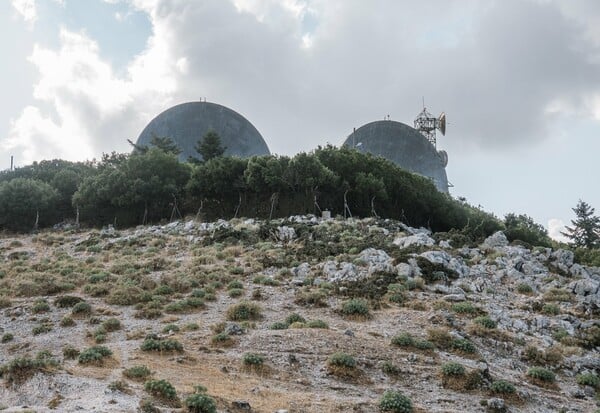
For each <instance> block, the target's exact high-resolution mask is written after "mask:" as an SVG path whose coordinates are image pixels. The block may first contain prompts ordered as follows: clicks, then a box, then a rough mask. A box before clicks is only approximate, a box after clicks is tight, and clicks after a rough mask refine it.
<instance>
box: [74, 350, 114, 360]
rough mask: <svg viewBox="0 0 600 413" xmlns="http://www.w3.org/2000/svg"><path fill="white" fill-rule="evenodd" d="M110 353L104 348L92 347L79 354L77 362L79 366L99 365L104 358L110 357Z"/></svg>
mask: <svg viewBox="0 0 600 413" xmlns="http://www.w3.org/2000/svg"><path fill="white" fill-rule="evenodd" d="M111 355H112V351H111V350H110V349H109V348H107V347H104V346H94V347H90V348H87V349H85V350H83V351H82V352H81V353H80V354H79V358H78V361H79V363H80V364H92V363H93V364H100V363H102V362H103V361H104V359H105V358H106V357H110V356H111Z"/></svg>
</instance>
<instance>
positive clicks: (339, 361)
mask: <svg viewBox="0 0 600 413" xmlns="http://www.w3.org/2000/svg"><path fill="white" fill-rule="evenodd" d="M327 364H329V365H330V366H335V367H343V368H349V369H353V368H355V367H356V359H355V358H354V357H352V356H351V355H350V354H346V353H334V354H332V355H331V356H330V357H329V359H328V360H327Z"/></svg>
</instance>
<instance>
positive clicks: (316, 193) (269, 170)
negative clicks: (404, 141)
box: [0, 132, 600, 265]
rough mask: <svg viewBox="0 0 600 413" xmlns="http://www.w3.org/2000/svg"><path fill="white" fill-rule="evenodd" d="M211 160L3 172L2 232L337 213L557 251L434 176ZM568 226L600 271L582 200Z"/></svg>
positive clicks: (324, 164) (591, 221) (147, 151)
mask: <svg viewBox="0 0 600 413" xmlns="http://www.w3.org/2000/svg"><path fill="white" fill-rule="evenodd" d="M197 150H198V152H199V153H200V154H201V155H203V158H204V159H205V161H198V160H191V159H190V160H189V161H188V162H186V163H181V162H179V161H178V159H177V155H178V154H179V152H180V151H179V150H178V148H177V146H176V145H175V144H174V143H173V142H172V141H171V140H170V139H168V138H158V137H157V138H155V139H154V140H153V141H152V145H151V146H150V147H139V146H135V145H134V151H133V153H132V154H117V153H112V154H105V155H104V156H103V157H102V159H101V160H100V161H98V162H86V163H81V162H75V163H74V162H67V161H63V160H52V161H42V162H39V163H37V162H36V163H33V164H32V165H29V166H26V167H23V168H18V169H16V170H14V171H4V172H1V173H0V228H2V229H8V230H13V231H28V230H31V229H35V228H38V227H47V226H51V225H54V224H56V223H59V222H62V221H66V220H75V221H76V222H77V224H80V223H81V224H85V225H90V226H101V225H107V224H113V225H116V226H119V227H126V226H133V225H138V224H145V223H149V222H160V221H165V220H170V219H174V218H179V217H182V216H184V215H185V214H196V215H198V216H200V217H202V218H203V219H207V220H214V219H218V218H224V219H228V218H232V217H241V216H246V217H256V218H278V217H285V216H290V215H296V214H307V213H314V214H317V215H319V214H320V212H321V211H322V210H329V211H331V213H332V215H337V214H339V215H344V216H358V217H366V216H375V217H381V218H393V219H398V220H400V221H402V222H404V223H406V224H408V225H411V226H414V227H419V226H423V227H427V228H429V229H431V230H433V231H435V232H439V231H450V232H453V236H455V237H456V236H458V237H462V238H464V239H465V240H474V239H478V238H481V237H484V236H487V235H489V234H491V233H492V232H494V231H496V230H498V229H503V230H504V231H505V233H506V236H507V237H508V239H509V240H510V241H517V240H518V241H521V242H524V243H525V244H528V245H530V246H547V247H548V246H551V245H552V241H551V240H550V238H549V237H548V234H547V231H546V230H545V228H544V227H543V226H541V225H540V224H537V223H536V222H535V221H533V219H532V218H530V217H528V216H527V215H516V214H508V215H506V217H505V219H504V221H503V222H502V221H500V220H498V219H497V218H496V217H494V216H493V215H491V214H488V213H486V212H484V211H483V210H481V209H479V208H475V207H472V206H470V205H469V204H467V203H466V201H464V200H461V199H459V200H456V199H453V198H452V197H450V196H449V195H447V194H443V193H440V192H438V191H437V190H436V189H435V187H434V185H433V183H432V182H431V181H430V180H429V179H428V178H425V177H422V176H419V175H416V174H412V173H410V172H407V171H405V170H403V169H401V168H399V167H397V166H396V165H395V164H393V163H392V162H390V161H388V160H386V159H384V158H381V157H375V156H372V155H370V154H365V153H362V152H359V151H356V150H353V149H349V148H345V147H342V148H336V147H333V146H327V147H319V148H317V149H316V150H315V151H313V152H310V153H300V154H298V155H296V156H294V157H287V156H274V155H271V156H259V157H253V158H250V159H241V158H236V157H225V156H223V152H224V150H225V148H223V147H222V146H221V145H220V140H219V137H218V135H217V134H216V133H214V132H211V133H209V134H207V136H206V137H205V139H204V140H201V141H199V142H198V145H197ZM573 211H574V212H575V214H576V216H577V219H576V220H574V221H572V224H573V226H572V227H567V231H568V232H567V233H566V234H565V235H567V236H568V237H569V238H570V239H571V240H572V241H573V242H572V244H573V246H574V247H576V250H575V251H576V256H577V258H578V259H579V260H580V261H581V262H586V263H589V264H596V265H600V253H598V250H599V249H598V247H599V246H600V241H599V240H600V219H599V218H598V217H596V216H595V215H594V209H593V208H591V207H590V206H589V205H588V204H586V203H584V202H583V201H580V203H579V204H578V205H577V207H576V208H574V209H573Z"/></svg>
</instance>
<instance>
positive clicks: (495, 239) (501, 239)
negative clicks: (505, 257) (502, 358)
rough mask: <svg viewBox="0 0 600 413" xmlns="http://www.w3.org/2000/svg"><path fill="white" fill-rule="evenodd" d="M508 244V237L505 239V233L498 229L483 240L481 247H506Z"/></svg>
mask: <svg viewBox="0 0 600 413" xmlns="http://www.w3.org/2000/svg"><path fill="white" fill-rule="evenodd" d="M507 245H508V239H506V235H504V232H502V231H498V232H496V233H494V234H492V235H490V236H489V237H487V238H486V239H485V241H483V244H482V247H483V248H487V249H494V248H501V247H506V246H507Z"/></svg>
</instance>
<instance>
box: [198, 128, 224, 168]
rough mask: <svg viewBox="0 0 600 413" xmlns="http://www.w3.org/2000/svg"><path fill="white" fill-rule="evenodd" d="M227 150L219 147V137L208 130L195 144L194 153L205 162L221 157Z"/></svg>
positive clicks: (221, 146)
mask: <svg viewBox="0 0 600 413" xmlns="http://www.w3.org/2000/svg"><path fill="white" fill-rule="evenodd" d="M226 149H227V148H226V147H224V146H223V145H221V137H220V136H219V134H218V133H217V132H215V131H214V130H209V131H208V132H206V134H205V135H204V136H203V137H202V139H201V140H199V141H198V143H197V144H196V151H197V152H198V153H199V154H200V155H202V159H203V160H204V161H205V162H206V161H209V160H211V159H213V158H218V157H220V156H223V154H224V153H225V150H226Z"/></svg>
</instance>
